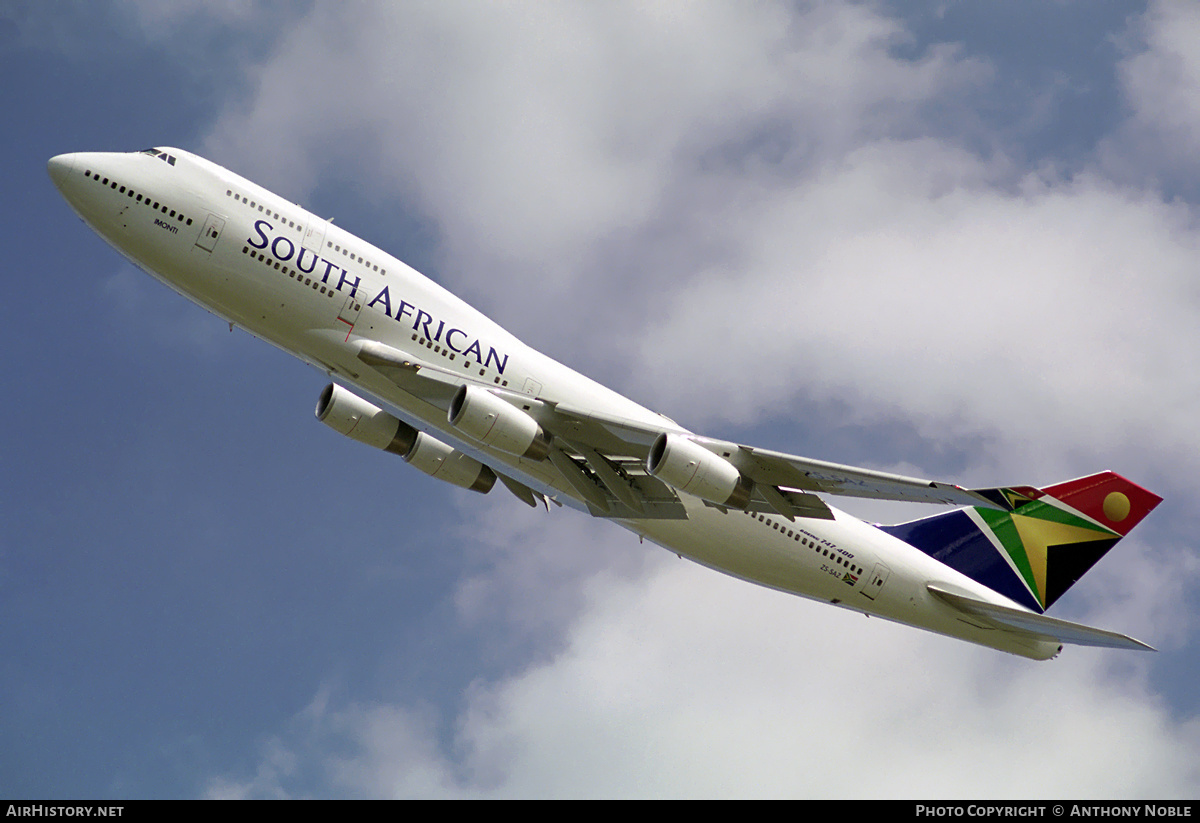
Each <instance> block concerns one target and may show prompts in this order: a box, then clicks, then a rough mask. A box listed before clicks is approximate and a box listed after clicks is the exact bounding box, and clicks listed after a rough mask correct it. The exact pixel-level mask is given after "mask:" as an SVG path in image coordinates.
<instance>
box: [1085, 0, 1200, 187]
mask: <svg viewBox="0 0 1200 823" xmlns="http://www.w3.org/2000/svg"><path fill="white" fill-rule="evenodd" d="M1197 38H1200V8H1198V7H1197V6H1196V5H1195V4H1192V3H1181V2H1175V1H1174V0H1157V1H1156V2H1152V3H1151V4H1150V5H1149V8H1148V9H1147V11H1146V13H1145V14H1144V15H1142V16H1141V17H1140V18H1138V19H1137V20H1136V21H1135V24H1134V25H1133V26H1132V27H1131V30H1130V31H1129V32H1127V33H1126V35H1125V37H1124V38H1123V39H1124V42H1125V43H1126V44H1127V48H1128V49H1129V51H1130V54H1129V55H1128V57H1126V59H1124V60H1123V61H1122V62H1121V63H1120V65H1119V66H1118V71H1119V76H1120V78H1121V84H1122V87H1123V90H1124V94H1125V100H1126V103H1127V104H1128V106H1129V108H1130V116H1129V119H1128V121H1127V122H1126V123H1125V124H1124V125H1123V126H1122V128H1121V129H1120V130H1119V131H1118V132H1117V134H1116V135H1114V136H1113V138H1112V139H1110V140H1109V141H1107V143H1106V144H1105V146H1104V147H1103V158H1104V160H1105V163H1106V166H1107V168H1109V169H1110V170H1111V171H1112V172H1113V173H1115V174H1117V175H1120V176H1123V177H1128V178H1132V179H1136V180H1139V181H1141V180H1146V179H1149V180H1157V181H1159V182H1158V185H1160V186H1162V187H1164V188H1167V189H1173V188H1175V187H1176V186H1178V185H1179V184H1180V183H1181V182H1182V183H1183V184H1185V185H1190V186H1192V187H1194V186H1195V185H1196V183H1197V182H1200V165H1198V164H1197V159H1196V158H1197V157H1198V156H1200V53H1198V52H1197V49H1196V48H1195V43H1196V41H1197ZM1180 178H1182V179H1180Z"/></svg>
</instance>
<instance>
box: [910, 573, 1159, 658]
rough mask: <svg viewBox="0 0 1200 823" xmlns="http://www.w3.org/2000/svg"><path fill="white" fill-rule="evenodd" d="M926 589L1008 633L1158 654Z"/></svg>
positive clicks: (1077, 626) (1116, 637)
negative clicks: (1014, 632)
mask: <svg viewBox="0 0 1200 823" xmlns="http://www.w3.org/2000/svg"><path fill="white" fill-rule="evenodd" d="M926 588H927V589H928V590H929V591H930V593H931V594H933V595H935V596H936V597H938V598H940V599H941V600H943V601H945V602H946V603H949V604H950V605H951V606H953V607H954V608H956V609H958V610H959V611H961V612H964V613H965V614H969V615H971V616H972V617H977V618H983V619H984V620H986V621H988V622H989V623H992V624H994V625H996V627H997V628H1000V629H1003V630H1006V631H1014V630H1015V631H1018V632H1020V633H1022V634H1031V635H1036V636H1037V637H1039V638H1043V639H1046V640H1057V641H1059V642H1060V643H1070V644H1071V645H1073V646H1099V647H1101V648H1106V649H1132V650H1135V651H1151V652H1152V651H1156V649H1155V648H1154V647H1153V646H1148V645H1146V644H1145V643H1143V642H1142V641H1140V640H1134V639H1133V638H1132V637H1129V636H1128V635H1124V634H1118V633H1117V632H1109V631H1105V630H1104V629H1097V628H1094V627H1092V626H1085V625H1083V624H1082V623H1072V622H1071V621H1069V620H1059V619H1058V618H1055V617H1047V616H1046V615H1044V614H1034V613H1033V612H1027V611H1023V610H1021V609H1013V608H1010V607H1008V606H1000V605H997V604H995V603H988V602H987V601H985V600H978V599H976V598H974V597H969V596H967V595H964V594H958V593H955V592H952V591H950V590H949V589H947V588H945V587H944V586H940V585H938V584H937V583H929V584H928V585H927V586H926Z"/></svg>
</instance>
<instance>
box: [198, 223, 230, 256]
mask: <svg viewBox="0 0 1200 823" xmlns="http://www.w3.org/2000/svg"><path fill="white" fill-rule="evenodd" d="M224 230H225V218H223V217H217V216H216V215H215V214H210V215H209V216H208V219H207V220H205V221H204V228H202V229H201V230H200V236H199V237H197V238H196V245H197V246H198V247H200V248H201V249H204V251H206V252H211V251H212V250H213V249H215V248H216V247H217V241H218V240H220V239H221V232H222V231H224Z"/></svg>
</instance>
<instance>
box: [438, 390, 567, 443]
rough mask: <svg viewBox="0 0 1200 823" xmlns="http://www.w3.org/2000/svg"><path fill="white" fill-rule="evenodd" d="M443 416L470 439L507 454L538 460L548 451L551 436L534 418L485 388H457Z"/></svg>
mask: <svg viewBox="0 0 1200 823" xmlns="http://www.w3.org/2000/svg"><path fill="white" fill-rule="evenodd" d="M446 419H447V420H449V421H450V425H452V426H454V427H455V428H456V429H458V430H459V431H461V432H462V433H463V434H465V435H467V436H468V437H470V438H471V439H472V440H478V441H479V442H480V443H483V444H484V445H485V446H491V447H492V448H494V449H499V450H500V451H502V452H507V453H508V454H515V455H517V456H518V457H528V458H529V459H530V460H541V459H543V458H544V457H545V456H546V455H547V454H549V452H550V435H548V434H546V432H545V431H544V430H543V429H542V427H541V426H539V425H538V422H537V421H536V420H534V419H533V418H532V417H530V416H529V415H528V414H526V413H525V412H523V411H521V410H520V409H518V408H517V407H516V406H513V405H512V404H511V403H508V402H505V401H504V400H502V399H501V398H499V397H497V396H496V395H494V394H492V393H491V392H490V391H488V390H486V389H480V388H476V387H475V386H466V385H464V386H462V387H460V388H459V390H458V391H457V392H456V393H455V395H454V399H453V400H451V401H450V411H449V413H448V414H447V415H446Z"/></svg>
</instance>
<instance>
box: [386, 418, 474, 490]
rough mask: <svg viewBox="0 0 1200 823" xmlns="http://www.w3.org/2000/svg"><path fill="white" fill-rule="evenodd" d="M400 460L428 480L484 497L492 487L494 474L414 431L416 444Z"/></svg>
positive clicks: (435, 439) (422, 433)
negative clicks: (423, 473) (428, 477)
mask: <svg viewBox="0 0 1200 823" xmlns="http://www.w3.org/2000/svg"><path fill="white" fill-rule="evenodd" d="M404 459H405V461H407V462H408V465H410V466H412V467H413V468H415V469H420V470H421V471H423V472H425V473H426V474H427V475H429V476H430V477H436V478H437V479H438V480H445V481H446V482H447V483H453V484H454V485H455V486H462V487H463V488H464V489H470V490H471V491H473V492H480V493H481V494H487V493H488V492H490V491H491V490H492V486H494V485H495V484H496V473H495V472H493V471H492V470H491V469H489V468H488V467H487V466H485V465H483V464H482V463H480V462H479V461H478V460H476V459H475V458H474V457H469V456H467V455H465V454H463V453H462V452H460V451H459V450H458V449H456V448H454V447H452V446H447V445H446V444H445V443H443V442H442V441H441V440H438V439H437V438H436V437H431V436H430V435H428V434H425V433H424V432H417V442H416V443H415V444H414V445H413V447H412V451H410V452H409V453H408V454H406V455H405V456H404Z"/></svg>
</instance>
